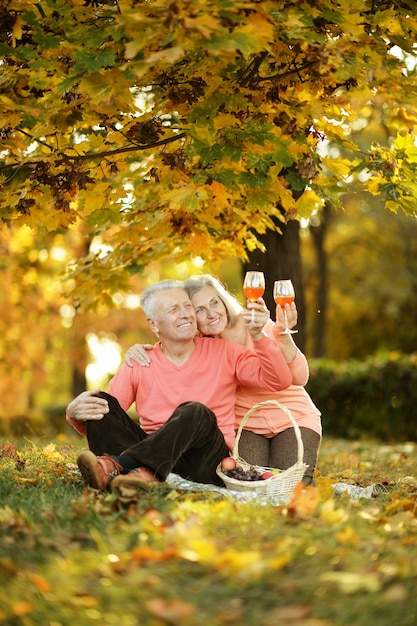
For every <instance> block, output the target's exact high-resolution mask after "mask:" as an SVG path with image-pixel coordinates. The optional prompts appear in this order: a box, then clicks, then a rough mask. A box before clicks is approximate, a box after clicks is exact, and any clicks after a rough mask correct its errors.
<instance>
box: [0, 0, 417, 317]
mask: <svg viewBox="0 0 417 626" xmlns="http://www.w3.org/2000/svg"><path fill="white" fill-rule="evenodd" d="M413 5H414V3H411V2H407V1H404V2H401V1H395V2H393V1H380V2H374V1H373V0H369V1H367V2H363V1H362V0H352V1H351V2H349V3H338V2H336V1H334V0H316V1H315V2H310V3H307V2H302V1H301V2H288V1H279V0H278V1H270V0H264V1H262V2H258V1H256V0H253V1H251V2H247V1H241V2H239V1H238V2H236V1H234V0H233V1H232V0H216V1H207V0H192V1H190V0H177V1H176V2H167V1H166V0H162V1H161V0H150V1H145V0H119V1H117V0H43V1H42V2H37V1H34V0H11V1H8V2H6V1H5V0H1V3H0V18H1V22H2V24H3V25H4V27H3V29H2V33H1V35H0V55H1V64H0V92H1V94H0V107H1V109H0V110H1V116H0V137H1V152H0V217H1V219H2V220H3V224H4V228H7V227H9V226H10V225H11V224H13V225H15V226H16V225H23V224H25V225H28V226H30V227H32V228H39V227H42V228H46V229H47V230H48V231H59V230H60V229H67V228H74V227H75V226H77V225H78V224H80V223H81V224H83V226H84V227H86V228H87V232H88V237H89V238H96V239H97V240H98V241H99V242H100V243H101V245H102V250H101V251H100V252H97V251H95V252H93V251H90V252H89V253H88V254H87V255H84V256H82V257H80V258H78V260H77V262H76V263H74V264H73V266H72V267H71V272H72V276H73V278H74V279H75V280H74V285H75V292H74V294H75V295H76V297H77V298H78V300H79V301H80V302H81V304H86V303H87V304H90V305H91V304H93V303H94V302H95V301H96V300H97V299H102V300H103V299H105V298H106V296H109V295H110V294H112V293H113V292H114V291H115V290H116V289H117V290H120V289H123V288H124V287H127V286H128V285H129V277H130V276H131V275H132V274H135V273H137V272H141V271H142V270H143V268H144V267H146V266H147V265H148V264H149V263H150V262H151V261H155V260H158V259H163V258H171V259H172V260H175V259H182V258H186V257H187V256H198V255H199V256H201V257H203V258H204V259H205V260H207V261H211V262H212V261H213V260H216V259H220V258H224V257H228V256H230V255H237V256H240V257H241V258H242V259H245V258H246V254H247V251H250V250H253V249H255V248H256V247H257V246H259V245H261V244H260V243H259V242H258V240H257V235H261V234H262V233H264V232H265V231H266V229H268V228H270V229H273V230H275V231H277V230H279V229H280V224H284V223H285V222H286V221H288V220H289V219H298V218H299V217H300V216H305V217H307V216H309V215H310V214H311V213H312V212H313V211H314V210H315V209H316V208H317V207H319V206H322V205H323V204H324V203H325V202H326V201H329V202H331V203H332V204H333V205H337V204H338V196H339V194H340V192H341V191H346V188H347V187H348V185H349V180H350V176H352V174H355V173H358V172H360V173H361V174H363V173H366V175H364V176H362V178H363V183H362V189H363V190H365V191H368V192H370V193H372V194H375V195H378V196H382V197H383V199H384V201H385V204H386V207H387V208H388V209H390V210H392V211H397V210H398V209H401V210H402V211H404V212H405V213H406V214H408V215H414V214H415V212H416V207H417V202H416V195H417V194H416V183H415V173H416V166H417V147H416V146H415V144H414V136H413V135H412V134H410V132H409V131H411V130H413V129H414V128H415V126H416V123H417V105H416V102H417V98H416V95H417V80H416V72H415V69H414V67H413V66H412V65H410V63H409V61H410V59H411V57H412V55H413V53H414V52H415V42H416V34H417V19H416V17H415V15H414V13H415V12H414V10H413ZM369 107H371V108H372V107H380V108H382V109H384V113H385V119H386V123H387V126H389V128H390V134H391V135H393V136H394V137H395V139H394V140H393V142H392V145H390V146H389V147H386V146H382V145H380V144H378V143H377V142H375V143H374V144H373V145H372V146H371V148H370V149H369V150H368V151H366V152H363V151H361V150H360V147H359V146H358V145H357V144H356V143H355V141H353V140H352V138H351V136H350V132H349V128H350V127H351V126H352V124H355V123H356V122H357V121H358V120H360V119H362V118H363V111H364V110H365V109H366V108H369ZM329 141H331V142H332V143H333V145H337V146H340V147H341V148H343V150H344V152H343V157H342V156H337V157H333V156H332V155H330V154H329V153H327V152H326V150H325V147H326V145H327V142H329ZM95 250H97V249H96V248H95Z"/></svg>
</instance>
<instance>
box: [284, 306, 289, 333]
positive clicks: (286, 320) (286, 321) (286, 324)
mask: <svg viewBox="0 0 417 626" xmlns="http://www.w3.org/2000/svg"><path fill="white" fill-rule="evenodd" d="M284 320H285V332H286V333H288V330H289V328H288V317H287V311H286V310H285V309H284Z"/></svg>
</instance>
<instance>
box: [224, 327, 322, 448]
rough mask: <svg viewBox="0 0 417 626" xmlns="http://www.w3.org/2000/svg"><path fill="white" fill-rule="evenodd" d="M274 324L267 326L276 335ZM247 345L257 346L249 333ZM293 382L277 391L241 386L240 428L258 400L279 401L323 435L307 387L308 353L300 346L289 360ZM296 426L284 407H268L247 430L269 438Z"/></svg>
mask: <svg viewBox="0 0 417 626" xmlns="http://www.w3.org/2000/svg"><path fill="white" fill-rule="evenodd" d="M273 326H274V323H273V322H272V320H270V321H269V322H268V323H267V324H266V326H265V327H264V332H265V333H267V334H268V335H269V336H270V337H271V338H273V333H272V329H273ZM246 346H247V347H248V348H250V349H253V341H252V339H251V336H250V334H249V332H248V333H247V338H246ZM288 365H289V368H290V370H291V374H292V382H293V384H292V385H290V386H289V387H287V388H286V389H283V390H281V391H277V392H275V393H271V392H270V391H264V390H263V389H259V388H256V387H255V386H254V385H251V386H250V387H248V386H239V387H238V390H237V394H236V407H235V411H236V428H237V427H238V425H239V424H240V421H241V419H242V417H243V416H244V415H245V414H246V413H247V412H248V411H249V409H250V408H252V407H253V405H254V404H257V403H258V402H263V401H264V400H271V399H273V400H277V401H278V402H281V403H282V404H284V405H285V406H286V407H287V408H288V409H289V410H290V411H291V414H292V416H293V418H294V419H295V421H296V422H297V424H298V426H305V427H306V428H311V430H314V431H315V432H316V433H318V434H319V435H321V434H322V427H321V413H320V411H319V410H318V408H317V407H316V406H315V404H314V403H313V401H312V399H311V398H310V396H309V395H308V393H307V391H306V390H305V389H304V385H306V384H307V382H308V377H309V369H308V363H307V359H306V357H305V356H304V354H303V353H302V352H301V351H300V350H298V349H297V354H296V356H295V359H294V361H292V363H289V364H288ZM287 428H292V423H291V421H290V420H289V419H288V417H287V415H286V414H285V413H284V412H283V411H281V409H279V408H277V407H274V406H267V407H263V408H262V409H259V410H258V411H255V412H254V413H252V415H251V416H250V418H249V419H248V421H247V422H246V425H245V429H247V430H251V431H253V432H254V433H258V434H259V435H264V436H265V437H273V436H274V435H276V434H277V433H279V432H282V431H283V430H286V429H287Z"/></svg>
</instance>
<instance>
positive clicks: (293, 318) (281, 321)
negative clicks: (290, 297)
mask: <svg viewBox="0 0 417 626" xmlns="http://www.w3.org/2000/svg"><path fill="white" fill-rule="evenodd" d="M285 316H286V319H287V323H288V329H289V330H291V329H293V328H294V326H297V322H298V312H297V307H296V304H295V302H291V304H286V305H285V309H284V308H283V307H282V306H280V305H279V304H277V306H276V310H275V320H276V322H275V328H276V332H278V333H282V334H284V333H285V329H286V327H287V326H286V320H285Z"/></svg>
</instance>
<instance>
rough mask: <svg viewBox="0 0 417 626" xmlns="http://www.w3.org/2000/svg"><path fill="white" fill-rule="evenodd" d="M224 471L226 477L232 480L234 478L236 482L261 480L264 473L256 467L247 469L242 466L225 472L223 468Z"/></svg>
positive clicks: (251, 466)
mask: <svg viewBox="0 0 417 626" xmlns="http://www.w3.org/2000/svg"><path fill="white" fill-rule="evenodd" d="M222 470H223V472H224V473H225V474H226V476H229V477H230V478H234V479H235V480H246V481H253V480H261V476H262V473H261V472H260V471H258V470H257V469H256V467H254V466H253V465H250V466H249V467H248V468H246V469H245V468H244V467H242V466H241V465H236V467H235V468H233V469H230V470H224V469H223V468H222Z"/></svg>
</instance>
